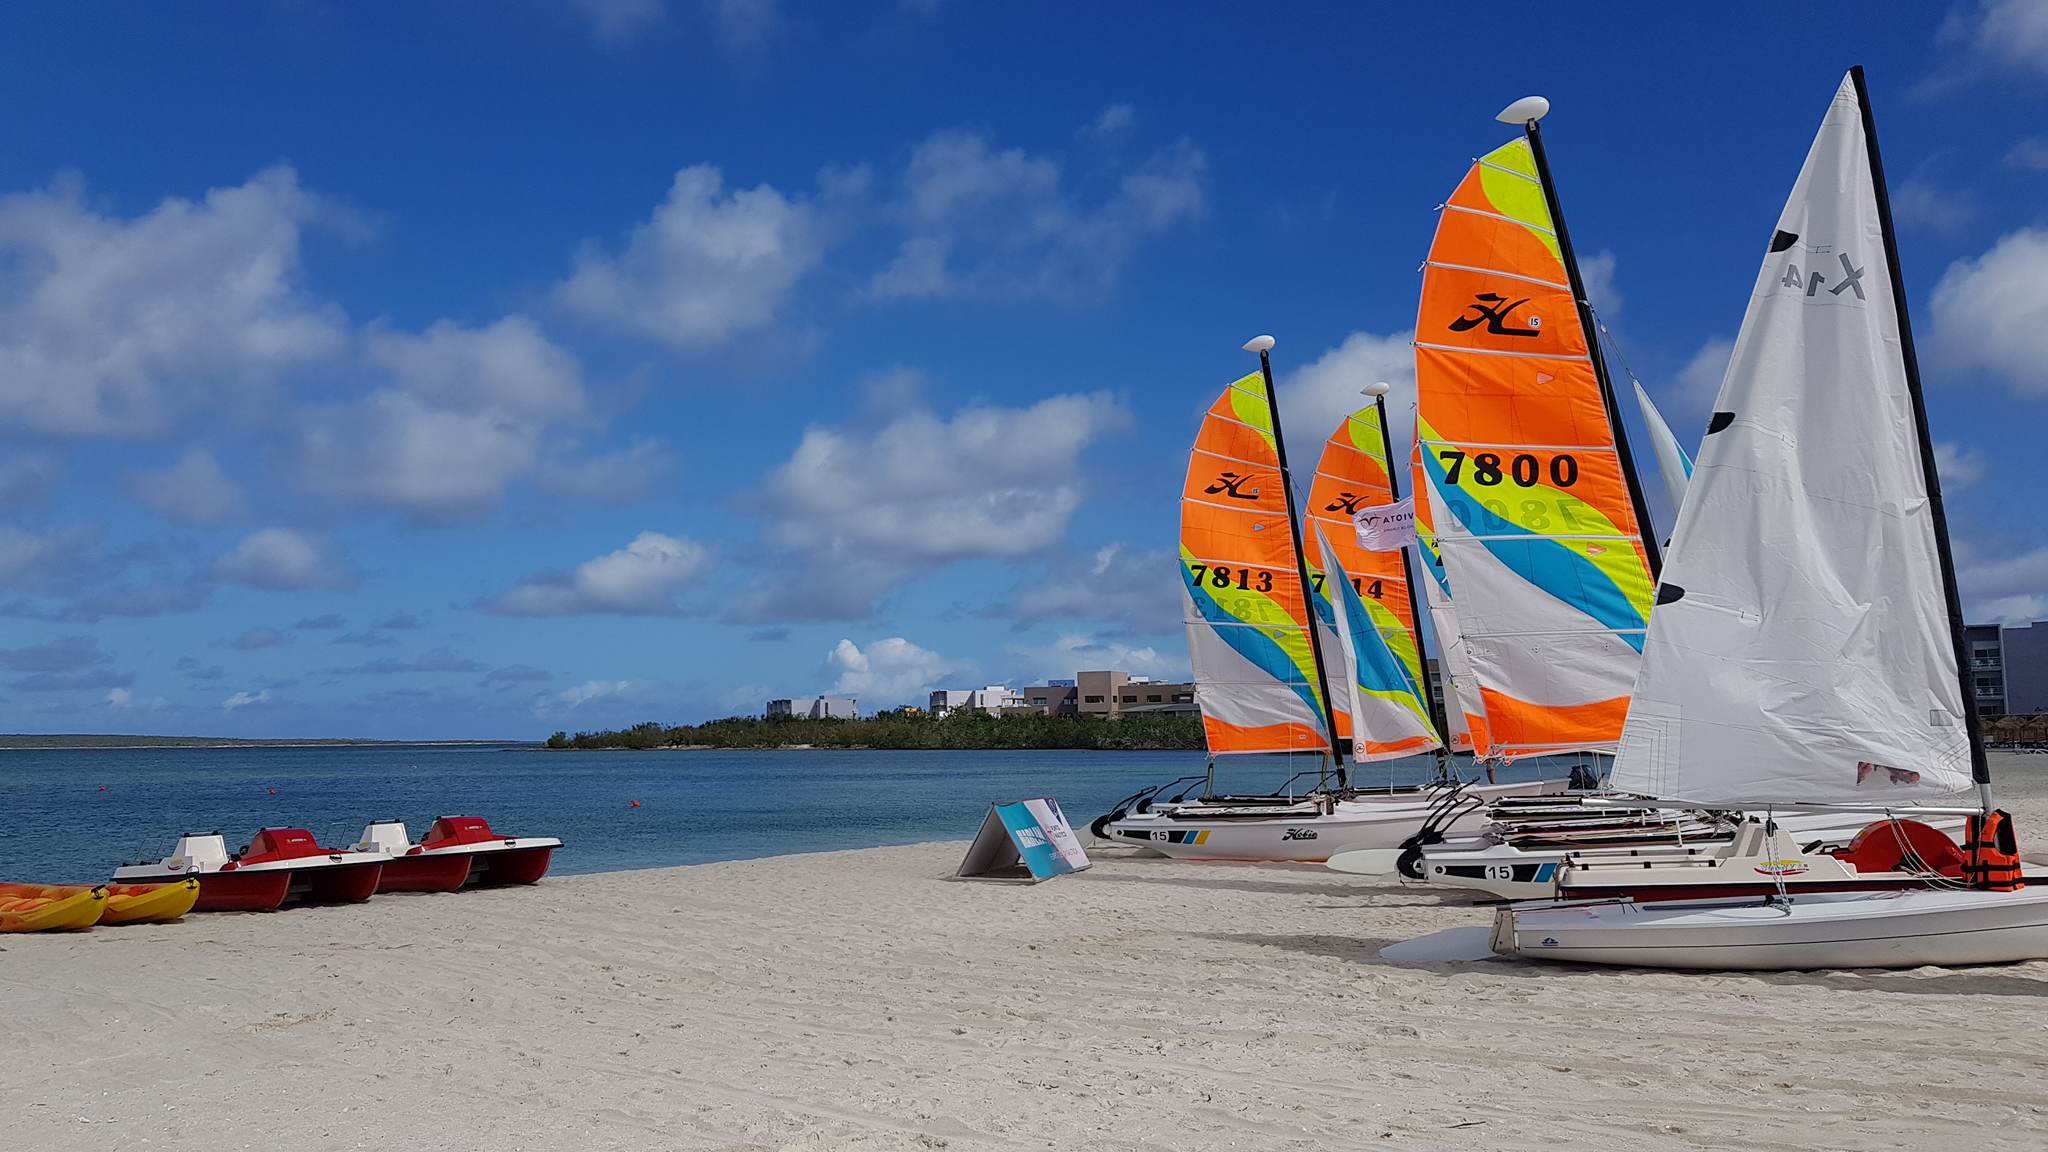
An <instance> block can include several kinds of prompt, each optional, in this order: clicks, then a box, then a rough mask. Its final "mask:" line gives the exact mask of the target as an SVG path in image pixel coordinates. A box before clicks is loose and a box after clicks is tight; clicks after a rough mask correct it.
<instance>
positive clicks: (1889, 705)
mask: <svg viewBox="0 0 2048 1152" xmlns="http://www.w3.org/2000/svg"><path fill="white" fill-rule="evenodd" d="M1892 283H1893V281H1892V278H1891V270H1890V268H1889V267H1888V266H1887V264H1886V255H1885V239H1884V234H1883V227H1882V222H1881V219H1880V215H1879V205H1878V200H1877V184H1876V181H1875V179H1874V176H1873V173H1872V171H1871V162H1870V153H1869V151H1868V149H1867V147H1866V144H1865V139H1864V121H1863V116H1862V109H1861V107H1860V106H1859V103H1858V100H1857V94H1856V89H1855V86H1854V85H1853V83H1852V82H1851V81H1850V80H1844V81H1843V83H1842V87H1841V89H1840V90H1839V91H1838V92H1837V93H1836V94H1835V98H1834V103H1833V104H1832V106H1831V107H1830V108H1829V110H1828V114H1827V118H1826V119H1825V120H1824V121H1823V122H1822V124H1821V129H1820V134H1819V136H1818V137H1816V138H1815V140H1814V142H1813V147H1812V149H1811V151H1809V152H1808V154H1807V157H1806V164H1805V166H1804V167H1803V168H1801V169H1800V173H1799V180H1798V183H1797V184H1795V185H1794V186H1793V190H1792V197H1791V200H1790V201H1789V202H1788V203H1787V204H1786V205H1785V210H1784V214H1783V215H1782V216H1781V217H1780V219H1779V221H1778V227H1777V230H1776V232H1775V234H1774V235H1773V236H1772V238H1771V243H1770V252H1769V254H1768V255H1767V256H1766V257H1765V259H1764V265H1763V270H1762V272H1761V273H1760V274H1759V275H1758V277H1757V281H1756V288H1755V290H1754V292H1753V293H1752V294H1751V297H1750V302H1749V310H1748V313H1747V314H1746V315H1745V316H1744V318H1743V323H1742V332H1741V335H1740V336H1739V337H1738V339H1737V340H1736V343H1735V351H1734V355H1733V357H1732V358H1731V359H1730V361H1729V364H1728V373H1727V376H1726V378H1725V379H1724V380H1723V381H1722V384H1721V393H1720V397H1719V398H1718V399H1717V400H1716V402H1715V404H1714V415H1713V418H1712V420H1711V421H1710V423H1709V425H1708V430H1707V435H1706V437H1705V439H1704V441H1703V442H1702V443H1701V445H1700V451H1699V455H1698V457H1697V458H1696V460H1695V462H1694V468H1693V475H1692V481H1691V485H1690V488H1689V490H1688V491H1687V493H1686V497H1685V501H1684V504H1683V507H1682V508H1681V510H1680V512H1679V515H1678V526H1677V530H1676V532H1675V533H1674V534H1673V537H1672V541H1671V547H1670V550H1669V552H1668V553H1667V556H1666V560H1665V565H1664V571H1663V578H1662V583H1661V585H1660V587H1659V591H1658V599H1657V607H1656V609H1655V611H1654V612H1653V613H1652V614H1651V616H1650V624H1649V636H1648V639H1647V641H1646V643H1645V648H1644V656H1643V664H1642V671H1641V673H1640V675H1639V677H1638V679H1637V682H1636V688H1635V694H1634V697H1633V701H1632V704H1631V706H1630V709H1629V713H1628V719H1627V722H1626V724H1625V726H1624V729H1623V733H1622V739H1621V744H1620V748H1619V753H1618V756H1617V758H1616V762H1615V765H1614V769H1613V775H1612V777H1611V779H1612V782H1613V784H1614V786H1615V787H1617V788H1621V789H1623V790H1626V791H1630V792H1639V793H1644V794H1647V795H1652V796H1656V797H1658V798H1661V799H1668V800H1683V801H1690V802H1695V803H1700V804H1706V805H1735V804H1748V805H1759V804H1769V803H1801V802H1806V803H1824V804H1825V803H1856V802H1882V803H1894V802H1899V801H1912V800H1915V799H1923V798H1930V797H1934V796H1938V795H1943V794H1948V793H1953V792H1956V791H1959V790H1962V789H1965V788H1967V787H1969V785H1970V783H1971V773H1970V742H1969V738H1968V734H1967V731H1966V728H1965V713H1964V708H1965V706H1966V702H1965V701H1964V700H1963V698H1962V688H1961V681H1960V679H1959V673H1958V668H1957V665H1956V659H1957V657H1956V645H1955V638H1954V632H1953V627H1954V622H1953V621H1952V620H1951V619H1950V616H1949V611H1948V607H1947V604H1948V601H1947V598H1946V597H1947V592H1948V589H1947V585H1946V582H1945V580H1944V577H1943V565H1942V555H1941V551H1940V548H1941V545H1940V543H1939V541H1938V538H1937V531H1938V525H1937V523H1936V520H1935V516H1936V511H1935V505H1934V504H1932V503H1931V502H1930V499H1929V486H1928V482H1927V477H1928V476H1929V475H1930V474H1931V470H1929V469H1926V468H1925V467H1924V462H1923V458H1922V452H1923V448H1924V442H1923V437H1922V436H1921V434H1920V422H1919V421H1920V416H1919V414H1918V413H1917V412H1916V400H1915V397H1914V395H1913V384H1912V383H1911V382H1910V381H1909V376H1908V369H1907V361H1906V356H1907V354H1908V350H1907V349H1905V348H1904V347H1903V346H1902V342H1901V340H1902V332H1901V325H1900V322H1899V315H1900V311H1899V302H1898V301H1896V300H1895V299H1894V298H1893V289H1892Z"/></svg>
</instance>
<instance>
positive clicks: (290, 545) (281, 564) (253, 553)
mask: <svg viewBox="0 0 2048 1152" xmlns="http://www.w3.org/2000/svg"><path fill="white" fill-rule="evenodd" d="M213 572H214V575H216V576H218V577H220V578H221V579H223V580H226V581H228V582H229V583H233V584H242V585H246V586H248V587H250V588H269V589H273V590H277V591H300V590H304V589H310V588H351V587H354V586H355V583H356V577H355V574H354V573H353V572H351V571H349V570H348V569H347V568H346V567H345V566H344V565H342V564H341V563H340V562H339V561H338V560H335V559H333V558H331V557H329V556H328V555H327V554H326V553H325V551H324V550H323V549H322V548H321V546H320V545H318V544H316V543H315V542H314V541H312V540H309V539H307V538H306V537H305V536H302V535H300V534H299V533H297V532H294V531H292V530H291V529H289V528H264V529H261V530H259V531H256V532H252V533H250V534H249V535H247V536H245V537H243V538H242V542H241V543H239V544H237V545H235V546H234V548H233V549H231V550H230V551H228V552H227V553H226V554H225V555H223V556H221V557H220V559H218V560H216V561H214V564H213Z"/></svg>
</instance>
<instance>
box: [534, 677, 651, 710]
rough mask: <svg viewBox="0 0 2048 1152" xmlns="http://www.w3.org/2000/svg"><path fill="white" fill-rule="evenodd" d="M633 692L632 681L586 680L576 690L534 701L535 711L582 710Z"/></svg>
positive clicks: (553, 694) (563, 690) (566, 690)
mask: <svg viewBox="0 0 2048 1152" xmlns="http://www.w3.org/2000/svg"><path fill="white" fill-rule="evenodd" d="M632 690H633V682H632V681H631V680H585V681H584V682H583V683H581V684H578V685H576V686H575V687H574V688H564V689H562V690H561V691H560V692H554V693H549V694H547V695H544V696H541V697H540V698H539V699H537V700H535V701H534V705H533V710H534V712H536V713H538V714H540V715H546V714H547V713H548V712H550V711H553V710H557V709H562V708H572V709H573V708H581V707H583V706H584V705H585V704H588V703H590V702H592V701H594V700H607V699H611V698H613V697H617V696H623V695H625V694H626V693H628V692H631V691H632Z"/></svg>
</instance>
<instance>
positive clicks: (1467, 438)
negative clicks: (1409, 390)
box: [1415, 139, 1652, 757]
mask: <svg viewBox="0 0 2048 1152" xmlns="http://www.w3.org/2000/svg"><path fill="white" fill-rule="evenodd" d="M1415 366H1416V375H1417V383H1418V392H1419V394H1420V409H1419V416H1418V427H1417V431H1416V436H1417V440H1418V442H1419V443H1420V445H1421V450H1422V464H1423V471H1424V473H1425V475H1426V478H1427V481H1428V483H1427V489H1428V496H1429V501H1430V505H1431V508H1430V512H1431V518H1432V520H1433V527H1434V528H1435V540H1436V546H1437V550H1438V552H1439V554H1440V556H1441V559H1442V562H1443V568H1444V575H1445V577H1446V580H1447V583H1448V586H1449V588H1450V590H1451V592H1452V594H1453V601H1454V604H1455V612H1456V617H1457V622H1458V625H1459V628H1460V630H1461V632H1462V634H1463V638H1464V641H1465V648H1466V657H1467V662H1468V663H1469V664H1470V666H1471V670H1472V678H1473V680H1474V682H1475V685H1476V687H1477V689H1478V692H1479V696H1480V698H1481V700H1482V702H1483V710H1484V714H1485V723H1486V730H1487V736H1488V738H1489V739H1490V743H1491V747H1492V750H1493V752H1494V753H1495V754H1496V755H1501V756H1507V757H1513V756H1519V755H1529V754H1535V753H1541V752H1547V751H1559V750H1565V749H1585V748H1594V749H1599V748H1611V747H1612V746H1613V745H1614V743H1615V741H1616V740H1617V739H1618V738H1619V736H1620V733H1621V725H1622V720H1623V718H1624V717H1625V716H1626V715H1627V712H1628V697H1629V693H1630V690H1631V688H1632V687H1633V685H1634V682H1635V675H1636V668H1637V665H1638V664H1639V663H1640V661H1641V653H1642V645H1643V636H1644V633H1645V629H1646V627H1647V623H1648V619H1649V613H1650V601H1651V595H1652V581H1651V577H1650V571H1649V565H1648V562H1647V559H1646V557H1645V554H1644V550H1643V545H1642V532H1641V528H1640V526H1639V525H1638V524H1637V521H1636V516H1635V512H1634V505H1633V503H1632V500H1631V495H1630V489H1629V481H1628V478H1627V474H1626V473H1625V472H1624V468H1625V467H1626V466H1625V465H1624V463H1623V460H1622V458H1621V456H1620V454H1619V452H1618V451H1617V445H1616V437H1615V433H1614V429H1613V427H1612V425H1611V424H1610V423H1609V420H1608V410H1607V406H1606V404H1605V401H1604V398H1603V394H1602V389H1601V385H1600V381H1599V377H1598V375H1597V373H1596V371H1595V369H1594V364H1593V359H1592V351H1591V346H1590V344H1589V342H1588V339H1587V334H1586V330H1585V327H1584V325H1583V324H1582V323H1581V321H1580V317H1579V310H1578V307H1577V303H1576V301H1575V300H1574V299H1573V294H1572V290H1571V288H1570V285H1569V277H1568V274H1567V272H1566V270H1565V265H1564V260H1563V251H1562V248H1561V247H1560V243H1559V239H1558V236H1557V232H1556V229H1555V226H1554V225H1553V223H1552V220H1551V214H1550V210H1549V207H1548V201H1547V198H1546V196H1545V191H1544V187H1543V184H1542V182H1541V179H1540V177H1539V175H1538V171H1537V167H1536V163H1535V157H1534V154H1533V152H1532V150H1531V148H1530V145H1529V142H1528V141H1527V140H1526V139H1518V140H1515V141H1513V142H1511V143H1509V144H1506V145H1503V146H1502V147H1500V148H1497V149H1495V150H1494V151H1493V152H1491V153H1489V154H1487V155H1486V156H1484V157H1482V158H1481V159H1479V160H1477V161H1475V162H1474V163H1473V165H1472V168H1471V170H1470V171H1468V172H1467V173H1466V175H1465V179H1464V181H1463V182H1462V183H1460V184H1459V185H1458V188H1457V191H1456V192H1455V193H1453V195H1452V196H1451V199H1450V200H1449V201H1448V202H1447V203H1446V204H1445V205H1444V207H1443V210H1442V215H1441V217H1440V218H1439V220H1438V222H1437V232H1436V239H1435V242H1434V243H1433V244H1432V246H1431V248H1430V254H1429V261H1428V263H1427V265H1426V266H1425V268H1424V272H1423V282H1422V306H1421V310H1420V312H1419V313H1418V315H1417V318H1416V326H1415Z"/></svg>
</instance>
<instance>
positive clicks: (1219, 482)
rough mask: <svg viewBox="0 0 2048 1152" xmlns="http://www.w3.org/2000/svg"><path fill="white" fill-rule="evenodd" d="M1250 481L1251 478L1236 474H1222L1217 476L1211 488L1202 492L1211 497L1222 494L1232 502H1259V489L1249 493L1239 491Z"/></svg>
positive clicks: (1210, 485)
mask: <svg viewBox="0 0 2048 1152" xmlns="http://www.w3.org/2000/svg"><path fill="white" fill-rule="evenodd" d="M1250 480H1251V477H1249V476H1239V475H1238V474H1237V473H1235V472H1222V473H1219V474H1217V477H1216V479H1215V480H1213V481H1211V482H1210V484H1209V486H1208V487H1207V488H1204V489H1202V491H1203V492H1205V493H1207V494H1209V495H1211V496H1214V495H1217V494H1218V493H1221V494H1222V495H1225V496H1228V497H1230V498H1231V499H1232V500H1257V499H1258V498H1259V490H1258V489H1257V488H1254V489H1252V490H1251V491H1249V492H1244V491H1240V490H1239V489H1241V488H1242V487H1243V486H1244V485H1245V484H1246V483H1248V482H1250Z"/></svg>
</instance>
